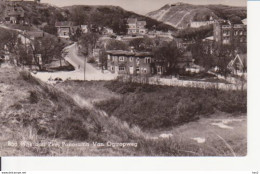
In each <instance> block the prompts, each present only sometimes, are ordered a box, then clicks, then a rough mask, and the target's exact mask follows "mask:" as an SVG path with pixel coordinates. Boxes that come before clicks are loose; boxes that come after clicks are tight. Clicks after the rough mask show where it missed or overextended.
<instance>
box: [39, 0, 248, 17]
mask: <svg viewBox="0 0 260 174" xmlns="http://www.w3.org/2000/svg"><path fill="white" fill-rule="evenodd" d="M41 2H43V3H49V4H53V5H56V6H59V7H63V6H70V5H115V6H120V7H122V8H124V9H126V10H129V11H133V12H136V13H139V14H146V13H148V12H151V11H154V10H158V9H159V8H161V7H162V6H164V5H165V4H169V3H176V2H184V3H190V4H200V5H205V4H224V5H232V6H246V5H247V0H41Z"/></svg>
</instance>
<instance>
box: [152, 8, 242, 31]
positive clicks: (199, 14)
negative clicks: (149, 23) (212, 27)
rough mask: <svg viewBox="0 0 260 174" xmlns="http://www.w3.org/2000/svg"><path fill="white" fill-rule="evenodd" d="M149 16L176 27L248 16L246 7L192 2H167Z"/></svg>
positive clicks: (233, 19)
mask: <svg viewBox="0 0 260 174" xmlns="http://www.w3.org/2000/svg"><path fill="white" fill-rule="evenodd" d="M147 16H148V17H151V18H153V19H156V20H158V21H162V22H164V23H166V24H169V25H172V26H174V27H176V28H186V27H187V26H188V24H189V23H190V22H191V21H206V20H208V19H209V18H210V17H213V19H225V20H227V19H228V20H231V21H234V22H241V20H243V19H244V18H246V17H247V9H246V7H231V6H225V5H191V4H184V3H180V4H175V5H174V4H167V5H165V6H163V7H162V8H160V9H159V10H156V11H153V12H150V13H148V14H147Z"/></svg>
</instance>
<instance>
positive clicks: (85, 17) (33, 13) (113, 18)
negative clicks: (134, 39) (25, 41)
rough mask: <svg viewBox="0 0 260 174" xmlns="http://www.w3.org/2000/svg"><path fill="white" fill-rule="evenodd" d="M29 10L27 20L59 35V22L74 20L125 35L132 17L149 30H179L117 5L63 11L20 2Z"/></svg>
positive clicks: (3, 7) (69, 8) (76, 7)
mask: <svg viewBox="0 0 260 174" xmlns="http://www.w3.org/2000/svg"><path fill="white" fill-rule="evenodd" d="M18 6H20V7H22V8H23V9H24V11H25V20H26V21H28V22H29V23H30V24H32V25H34V26H37V27H38V28H40V29H43V30H44V31H46V32H48V33H50V34H55V33H56V29H55V27H54V25H55V22H56V21H66V20H70V21H74V22H75V23H76V24H77V25H80V24H92V25H94V26H98V27H109V28H112V29H113V30H114V31H115V32H116V33H118V34H120V33H125V32H126V29H127V25H126V21H127V19H128V18H129V17H136V18H138V19H139V20H146V22H147V28H148V29H151V30H152V29H154V27H155V26H156V28H157V29H158V30H161V31H168V30H172V31H175V30H176V29H175V28H174V27H172V26H170V25H167V24H164V23H163V22H158V21H157V20H154V19H151V18H149V17H146V16H142V15H139V14H136V13H134V12H130V11H126V10H124V9H123V8H121V7H116V6H81V5H75V6H68V7H64V8H59V7H56V6H52V5H49V4H44V3H27V2H23V3H19V4H18ZM5 7H6V5H5V4H4V3H2V4H0V9H1V10H0V15H1V18H2V20H3V17H4V13H3V12H4V10H5Z"/></svg>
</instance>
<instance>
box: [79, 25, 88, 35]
mask: <svg viewBox="0 0 260 174" xmlns="http://www.w3.org/2000/svg"><path fill="white" fill-rule="evenodd" d="M80 29H81V31H82V33H88V25H81V26H80Z"/></svg>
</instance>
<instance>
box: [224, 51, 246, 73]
mask: <svg viewBox="0 0 260 174" xmlns="http://www.w3.org/2000/svg"><path fill="white" fill-rule="evenodd" d="M227 68H228V69H229V70H230V71H231V72H232V74H235V75H240V74H243V73H246V71H247V54H236V56H235V58H234V59H233V60H231V61H230V63H229V64H228V67H227Z"/></svg>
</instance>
